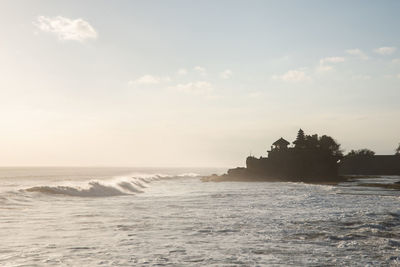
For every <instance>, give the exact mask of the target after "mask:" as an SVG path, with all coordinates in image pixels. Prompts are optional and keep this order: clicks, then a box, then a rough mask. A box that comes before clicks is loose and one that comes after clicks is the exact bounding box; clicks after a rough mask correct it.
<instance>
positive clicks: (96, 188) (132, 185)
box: [23, 173, 198, 197]
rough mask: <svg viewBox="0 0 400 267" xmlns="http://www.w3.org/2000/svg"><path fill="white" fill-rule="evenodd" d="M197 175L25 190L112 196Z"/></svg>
mask: <svg viewBox="0 0 400 267" xmlns="http://www.w3.org/2000/svg"><path fill="white" fill-rule="evenodd" d="M195 176H198V175H196V174H192V173H190V174H182V175H177V176H168V175H162V174H157V175H137V176H136V177H131V178H126V177H120V178H114V179H113V180H111V181H97V180H96V181H89V182H88V183H86V184H75V185H54V186H34V187H31V188H28V189H25V190H23V191H26V192H37V193H43V194H51V195H66V196H74V197H112V196H123V195H134V194H138V193H143V190H144V189H145V188H147V187H148V184H150V183H151V182H153V181H158V180H161V179H172V178H183V177H186V178H187V177H195Z"/></svg>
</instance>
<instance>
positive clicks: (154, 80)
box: [129, 74, 171, 85]
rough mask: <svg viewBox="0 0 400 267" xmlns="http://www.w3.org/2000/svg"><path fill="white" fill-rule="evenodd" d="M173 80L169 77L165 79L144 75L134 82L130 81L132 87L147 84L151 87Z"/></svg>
mask: <svg viewBox="0 0 400 267" xmlns="http://www.w3.org/2000/svg"><path fill="white" fill-rule="evenodd" d="M170 81H171V78H170V77H168V76H165V77H157V76H153V75H149V74H147V75H144V76H142V77H140V78H138V79H136V80H134V81H129V84H130V85H134V84H146V85H151V84H160V83H163V82H170Z"/></svg>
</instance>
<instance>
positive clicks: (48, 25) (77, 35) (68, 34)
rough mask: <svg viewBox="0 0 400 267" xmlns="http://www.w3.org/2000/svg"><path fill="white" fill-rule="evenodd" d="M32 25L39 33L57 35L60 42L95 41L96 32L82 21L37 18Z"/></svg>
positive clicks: (59, 17)
mask: <svg viewBox="0 0 400 267" xmlns="http://www.w3.org/2000/svg"><path fill="white" fill-rule="evenodd" d="M34 25H35V26H36V27H37V28H39V29H40V30H41V31H44V32H50V33H53V34H55V35H57V37H58V39H60V40H74V41H80V42H83V41H85V40H88V39H96V38H97V32H96V30H95V29H94V28H93V27H92V25H90V24H89V22H87V21H85V20H83V19H69V18H65V17H61V16H58V17H54V18H50V17H45V16H39V17H38V18H37V21H36V22H35V23H34Z"/></svg>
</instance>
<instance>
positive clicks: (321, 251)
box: [0, 168, 400, 266]
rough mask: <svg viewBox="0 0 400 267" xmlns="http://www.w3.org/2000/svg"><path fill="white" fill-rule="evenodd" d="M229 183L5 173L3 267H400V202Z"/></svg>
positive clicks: (384, 196) (299, 186)
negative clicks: (399, 265)
mask: <svg viewBox="0 0 400 267" xmlns="http://www.w3.org/2000/svg"><path fill="white" fill-rule="evenodd" d="M223 171H225V170H221V169H219V170H214V169H157V168H153V169H151V168H147V169H130V168H0V266H263V265H267V266H293V265H295V266H332V265H333V266H336V265H342V266H368V265H369V266H379V265H383V266H388V265H393V266H396V265H398V264H400V205H399V204H400V198H399V196H400V194H399V192H398V191H394V190H387V189H382V188H378V187H362V186H361V187H360V186H358V183H360V182H351V183H343V184H341V185H339V186H330V185H310V184H303V183H267V182H221V183H214V182H207V183H205V182H202V181H201V180H200V177H201V176H202V175H208V174H211V173H221V172H223ZM380 180H382V181H385V183H387V182H388V181H398V180H400V177H382V178H376V179H375V180H374V182H376V181H378V182H379V181H380ZM360 181H361V180H360Z"/></svg>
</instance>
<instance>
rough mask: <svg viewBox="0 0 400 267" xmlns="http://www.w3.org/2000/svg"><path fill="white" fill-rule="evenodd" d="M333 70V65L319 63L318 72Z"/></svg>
mask: <svg viewBox="0 0 400 267" xmlns="http://www.w3.org/2000/svg"><path fill="white" fill-rule="evenodd" d="M331 70H333V67H332V66H327V65H319V66H318V68H317V72H327V71H331Z"/></svg>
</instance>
